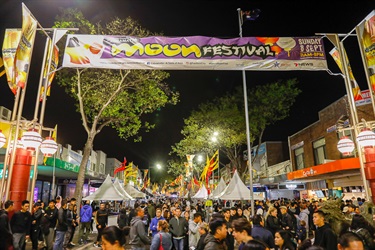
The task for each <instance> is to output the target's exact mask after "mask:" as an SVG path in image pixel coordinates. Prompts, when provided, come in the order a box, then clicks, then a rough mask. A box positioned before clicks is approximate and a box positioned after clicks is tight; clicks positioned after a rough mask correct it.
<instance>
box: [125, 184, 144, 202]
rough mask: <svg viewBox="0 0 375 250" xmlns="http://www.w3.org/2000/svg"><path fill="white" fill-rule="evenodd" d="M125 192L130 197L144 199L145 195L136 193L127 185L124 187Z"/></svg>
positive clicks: (136, 191) (135, 190)
mask: <svg viewBox="0 0 375 250" xmlns="http://www.w3.org/2000/svg"><path fill="white" fill-rule="evenodd" d="M125 191H126V192H127V193H128V194H130V196H131V197H134V198H145V197H146V194H145V193H142V192H140V191H138V190H137V189H135V188H134V187H133V186H132V185H130V184H129V183H128V184H126V185H125Z"/></svg>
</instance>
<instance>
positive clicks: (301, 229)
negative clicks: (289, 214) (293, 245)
mask: <svg viewBox="0 0 375 250" xmlns="http://www.w3.org/2000/svg"><path fill="white" fill-rule="evenodd" d="M306 232H307V231H306V222H305V221H304V220H301V221H300V223H299V226H298V228H297V232H296V240H297V243H298V245H300V244H301V243H302V241H304V240H305V239H306V237H307V235H306Z"/></svg>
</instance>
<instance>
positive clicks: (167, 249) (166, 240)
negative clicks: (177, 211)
mask: <svg viewBox="0 0 375 250" xmlns="http://www.w3.org/2000/svg"><path fill="white" fill-rule="evenodd" d="M157 230H158V233H157V234H155V236H154V237H153V238H152V242H151V246H150V250H158V249H159V247H160V246H162V247H163V249H164V250H171V249H172V246H173V244H172V237H171V235H170V234H169V233H168V232H169V224H168V222H167V221H166V220H159V221H158V225H157Z"/></svg>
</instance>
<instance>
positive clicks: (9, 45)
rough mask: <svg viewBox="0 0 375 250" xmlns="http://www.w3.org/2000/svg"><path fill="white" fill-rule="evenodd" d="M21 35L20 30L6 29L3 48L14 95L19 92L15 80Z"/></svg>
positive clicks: (5, 66) (6, 71)
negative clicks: (15, 61) (16, 59)
mask: <svg viewBox="0 0 375 250" xmlns="http://www.w3.org/2000/svg"><path fill="white" fill-rule="evenodd" d="M21 34H22V32H21V30H20V29H6V30H5V36H4V41H3V48H2V53H3V63H4V69H5V73H6V76H7V81H8V85H9V88H10V90H11V91H12V92H13V94H16V92H17V85H16V84H15V80H14V58H15V55H16V50H17V47H18V44H19V43H20V39H21Z"/></svg>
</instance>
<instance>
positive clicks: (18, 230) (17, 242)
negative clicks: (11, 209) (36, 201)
mask: <svg viewBox="0 0 375 250" xmlns="http://www.w3.org/2000/svg"><path fill="white" fill-rule="evenodd" d="M29 208H30V202H29V201H28V200H24V201H22V205H21V210H19V211H17V212H15V213H14V215H13V216H12V219H11V220H10V227H11V229H12V233H13V247H14V249H16V250H19V249H23V247H24V245H25V241H26V239H28V238H29V237H30V226H31V214H30V212H29Z"/></svg>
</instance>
